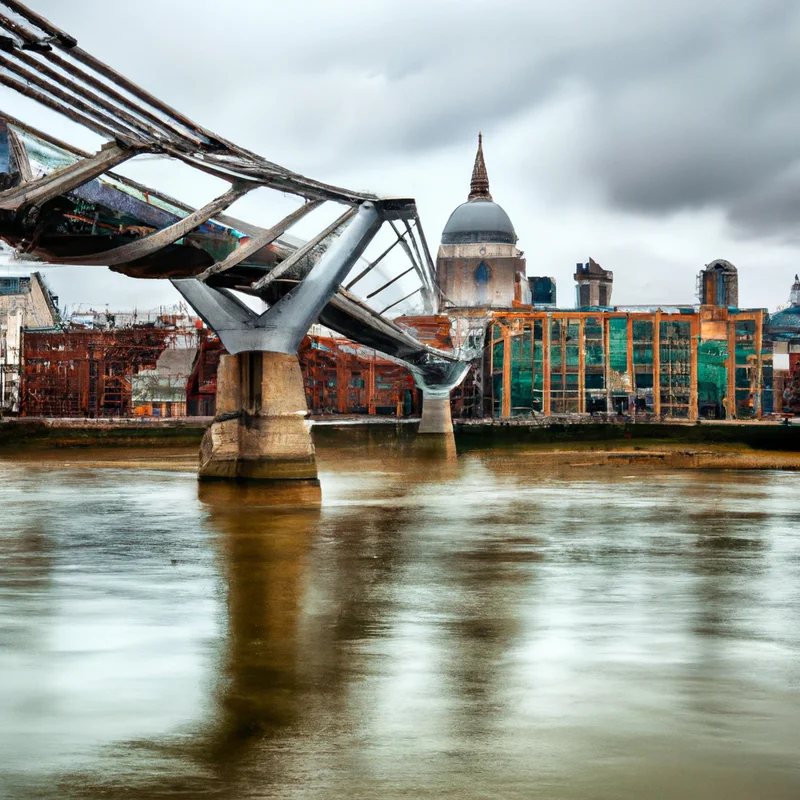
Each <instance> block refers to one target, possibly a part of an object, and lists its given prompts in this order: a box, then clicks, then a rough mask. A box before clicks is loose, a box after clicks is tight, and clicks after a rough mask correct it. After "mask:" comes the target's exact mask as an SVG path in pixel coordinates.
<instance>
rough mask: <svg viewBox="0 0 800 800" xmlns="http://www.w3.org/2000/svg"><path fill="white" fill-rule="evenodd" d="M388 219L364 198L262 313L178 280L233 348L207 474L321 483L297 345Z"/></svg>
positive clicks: (223, 366) (223, 367)
mask: <svg viewBox="0 0 800 800" xmlns="http://www.w3.org/2000/svg"><path fill="white" fill-rule="evenodd" d="M382 222H383V214H382V212H381V211H379V210H378V208H376V206H375V205H374V204H373V203H370V202H365V203H363V204H362V205H361V206H360V207H359V210H358V212H357V213H356V215H355V216H354V217H353V220H352V222H350V224H349V225H348V226H347V227H346V228H345V229H344V230H343V231H342V233H341V235H340V236H339V237H338V238H337V239H336V240H335V241H334V242H333V243H332V244H331V246H330V247H329V248H328V250H327V251H326V252H325V254H324V255H323V256H322V257H321V258H320V260H319V261H318V262H317V263H316V264H315V265H314V266H313V267H312V268H311V270H310V271H309V273H308V275H306V276H305V277H304V278H303V280H301V281H300V282H299V283H298V284H297V285H296V286H295V287H294V288H293V289H292V290H291V291H290V292H289V293H288V294H286V295H285V296H284V297H282V298H281V299H280V300H278V302H276V303H275V304H273V305H272V306H270V307H269V308H268V309H267V310H266V311H264V312H263V313H261V314H257V313H256V312H255V311H253V310H252V309H251V308H249V307H248V306H246V305H245V304H244V303H242V302H241V301H240V300H239V299H238V298H237V297H236V296H235V295H234V294H232V293H230V292H229V291H226V290H225V289H217V288H215V287H213V286H209V285H208V284H207V283H205V282H203V281H199V280H197V279H195V278H188V279H184V280H173V281H172V283H173V285H174V286H175V288H176V289H177V290H178V291H179V292H180V293H181V294H182V295H183V296H184V298H185V299H186V300H187V301H188V302H189V304H190V305H192V306H193V308H194V309H195V311H197V313H198V314H199V315H200V316H201V317H202V318H203V319H204V320H205V322H206V323H207V324H208V326H209V327H210V328H212V330H214V331H215V333H216V334H217V335H218V336H219V338H220V340H221V341H222V344H223V345H224V346H225V349H226V350H227V351H228V353H229V355H226V356H222V358H221V360H220V365H219V370H218V373H217V414H216V416H215V418H214V420H213V422H212V423H211V426H210V427H209V429H208V431H206V435H205V437H204V438H203V442H202V444H201V447H200V469H199V478H200V479H201V480H207V479H214V478H223V479H229V480H238V481H247V482H255V481H262V482H264V481H266V482H284V481H303V482H306V483H308V482H313V483H315V484H316V483H317V463H316V457H315V454H314V444H313V442H312V440H311V431H310V430H309V426H308V423H307V421H306V417H307V416H308V406H307V403H306V396H305V389H304V387H303V376H302V372H301V370H300V363H299V361H298V359H297V350H298V348H299V347H300V343H301V342H302V341H303V337H304V336H305V335H306V333H307V332H308V329H309V328H310V327H311V325H312V324H313V322H314V321H315V320H316V319H317V317H318V316H319V314H320V312H321V311H322V309H323V308H324V307H325V305H326V304H327V303H328V301H329V300H330V298H331V296H332V295H333V294H334V293H335V292H336V291H337V289H338V287H339V285H340V284H341V283H342V281H343V280H344V279H345V277H346V276H347V273H348V272H349V271H350V269H351V268H352V267H353V265H354V264H355V262H356V260H357V259H358V258H359V257H360V256H361V254H362V253H363V252H364V249H365V248H366V247H367V245H368V244H369V242H370V240H371V239H372V237H373V236H374V235H375V234H376V233H377V231H378V229H379V228H380V226H381V223H382Z"/></svg>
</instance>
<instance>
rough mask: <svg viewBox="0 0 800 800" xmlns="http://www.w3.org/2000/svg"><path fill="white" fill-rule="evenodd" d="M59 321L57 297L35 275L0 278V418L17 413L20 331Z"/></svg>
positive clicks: (48, 327) (52, 325) (51, 326)
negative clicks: (0, 416) (3, 415)
mask: <svg viewBox="0 0 800 800" xmlns="http://www.w3.org/2000/svg"><path fill="white" fill-rule="evenodd" d="M59 322H60V316H59V313H58V298H57V297H55V295H53V294H52V293H51V292H50V290H49V289H48V287H47V285H46V284H45V282H44V280H43V278H42V276H41V275H40V274H39V273H38V272H34V273H32V274H30V275H13V276H12V275H3V276H0V415H2V414H17V413H19V410H20V387H21V364H22V331H23V330H24V329H25V328H29V329H33V330H54V329H55V328H56V327H57V326H58V324H59Z"/></svg>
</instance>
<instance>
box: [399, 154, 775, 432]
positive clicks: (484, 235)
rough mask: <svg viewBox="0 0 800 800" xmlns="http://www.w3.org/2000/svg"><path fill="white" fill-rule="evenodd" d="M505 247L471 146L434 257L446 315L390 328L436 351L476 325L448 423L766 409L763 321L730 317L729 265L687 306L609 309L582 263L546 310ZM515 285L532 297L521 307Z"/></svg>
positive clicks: (734, 288) (704, 278) (602, 275)
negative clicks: (565, 300) (569, 305)
mask: <svg viewBox="0 0 800 800" xmlns="http://www.w3.org/2000/svg"><path fill="white" fill-rule="evenodd" d="M515 243H516V234H515V233H514V227H513V225H512V223H511V220H510V219H509V218H508V215H507V214H506V213H505V211H503V210H502V209H501V208H500V206H498V205H497V204H496V203H494V202H493V201H492V199H491V195H490V193H489V180H488V177H487V174H486V166H485V163H484V157H483V148H482V145H481V143H480V141H479V146H478V155H477V157H476V161H475V169H474V171H473V177H472V191H471V192H470V199H469V200H468V202H467V203H465V204H463V205H461V206H459V207H458V208H457V209H456V210H455V211H454V212H453V214H452V215H451V217H450V219H449V220H448V222H447V225H446V226H445V229H444V232H443V234H442V246H441V247H440V249H439V258H438V262H437V275H438V277H439V281H440V286H441V288H442V290H443V293H444V295H445V297H446V301H447V302H446V308H447V314H448V316H444V315H442V316H439V317H427V318H425V317H413V318H410V317H408V318H405V319H402V318H401V319H400V320H397V321H398V322H400V323H401V324H405V325H407V326H408V327H409V328H412V329H413V330H414V332H415V333H416V334H417V335H418V336H419V337H421V338H425V339H427V340H428V341H430V342H432V343H435V344H437V345H439V346H448V345H450V344H452V343H453V342H452V341H451V340H452V335H448V334H447V333H446V331H447V330H448V329H449V330H451V331H452V330H453V329H454V328H458V327H459V325H460V324H461V323H466V322H470V323H471V324H472V325H482V326H483V327H484V330H485V333H486V335H485V344H484V349H483V357H482V358H478V359H476V361H475V363H474V364H473V367H472V370H471V372H470V374H469V375H468V377H467V379H466V380H465V382H464V383H463V384H462V386H461V387H459V388H458V389H456V390H455V391H454V393H453V397H452V405H453V414H454V416H456V417H458V416H473V417H502V418H507V417H514V416H524V415H530V414H533V413H540V414H544V415H547V416H549V415H557V414H568V413H569V414H577V413H582V414H587V413H591V412H598V413H613V412H616V413H620V412H621V413H640V414H652V415H654V416H655V417H665V418H672V419H696V418H698V417H706V418H734V417H736V418H743V417H744V418H746V417H760V416H762V415H763V414H768V413H771V412H772V411H773V388H772V353H771V350H770V348H769V346H768V344H767V342H766V341H765V322H766V319H767V314H766V311H764V310H761V309H755V310H744V309H739V308H738V277H737V273H736V268H735V267H734V266H733V265H732V264H730V263H729V262H727V261H714V262H712V263H711V264H709V265H708V266H707V267H706V269H705V270H704V271H703V272H702V273H701V278H700V289H701V293H702V298H701V299H702V303H701V305H699V306H670V305H653V306H648V307H642V306H631V307H626V306H616V307H612V306H611V288H612V280H613V275H612V273H611V272H609V271H608V270H605V269H603V268H602V267H601V266H600V265H599V264H598V263H597V262H595V261H594V260H593V259H589V261H588V262H587V263H586V264H579V265H578V267H577V270H576V273H575V281H576V283H577V287H576V289H577V291H576V297H577V308H576V309H557V308H555V307H554V303H555V291H554V288H555V287H554V286H553V292H552V294H549V293H548V292H547V287H548V279H546V278H528V279H527V280H525V274H524V269H525V262H524V261H523V260H522V258H521V253H520V252H519V251H518V250H516V247H515ZM501 248H505V249H503V250H502V257H501V252H500V249H501ZM512 250H513V253H512ZM495 256H497V257H498V258H499V263H498V265H496V264H495V260H493V258H494V257H495ZM499 267H502V268H499ZM521 286H526V287H533V288H535V290H536V292H537V293H538V297H535V298H534V302H533V303H532V304H531V298H530V291H528V292H524V291H522V290H521V289H520V287H521ZM550 298H552V300H551V301H550V302H548V301H549V300H550ZM443 330H444V331H445V333H444V335H443V333H442V332H443Z"/></svg>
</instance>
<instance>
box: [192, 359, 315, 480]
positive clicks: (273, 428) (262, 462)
mask: <svg viewBox="0 0 800 800" xmlns="http://www.w3.org/2000/svg"><path fill="white" fill-rule="evenodd" d="M307 415H308V409H307V406H306V396H305V390H304V388H303V376H302V373H301V371H300V364H299V362H298V360H297V356H294V355H286V354H284V353H266V352H246V353H239V354H238V355H224V356H222V357H221V359H220V363H219V369H218V371H217V415H216V417H215V418H214V421H213V422H212V423H211V425H210V427H209V428H208V430H207V431H206V434H205V436H204V437H203V442H202V444H201V445H200V470H199V477H200V479H201V480H207V479H214V478H222V479H228V480H238V481H246V482H250V481H270V482H275V481H280V482H283V481H306V482H312V483H313V484H315V485H318V483H319V482H318V480H317V462H316V458H315V456H314V445H313V443H312V441H311V432H310V430H309V425H308V423H307V421H306V417H307Z"/></svg>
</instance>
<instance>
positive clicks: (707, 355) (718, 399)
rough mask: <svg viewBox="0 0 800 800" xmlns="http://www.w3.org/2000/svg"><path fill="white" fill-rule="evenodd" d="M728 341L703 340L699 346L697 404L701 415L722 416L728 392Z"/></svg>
mask: <svg viewBox="0 0 800 800" xmlns="http://www.w3.org/2000/svg"><path fill="white" fill-rule="evenodd" d="M727 360H728V343H727V342H726V341H708V342H701V343H700V344H699V345H698V347H697V405H698V412H699V414H700V416H714V417H722V415H723V410H724V404H723V401H724V400H725V398H726V397H727V394H728V368H727V366H726V362H727Z"/></svg>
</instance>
